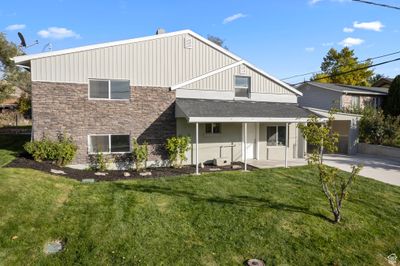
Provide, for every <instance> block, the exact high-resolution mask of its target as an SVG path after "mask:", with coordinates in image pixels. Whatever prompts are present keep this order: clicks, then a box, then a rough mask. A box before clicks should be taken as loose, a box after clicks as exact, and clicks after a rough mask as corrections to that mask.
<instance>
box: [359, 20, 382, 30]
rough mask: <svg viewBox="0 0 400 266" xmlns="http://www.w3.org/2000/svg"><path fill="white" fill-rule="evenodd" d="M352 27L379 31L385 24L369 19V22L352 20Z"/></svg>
mask: <svg viewBox="0 0 400 266" xmlns="http://www.w3.org/2000/svg"><path fill="white" fill-rule="evenodd" d="M353 27H354V28H356V29H363V30H373V31H381V30H382V28H383V27H385V25H383V24H382V23H381V22H380V21H371V22H358V21H354V23H353Z"/></svg>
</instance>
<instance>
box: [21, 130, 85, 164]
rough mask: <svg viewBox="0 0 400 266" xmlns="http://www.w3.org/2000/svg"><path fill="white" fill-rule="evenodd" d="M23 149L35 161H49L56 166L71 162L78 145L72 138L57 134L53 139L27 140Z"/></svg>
mask: <svg viewBox="0 0 400 266" xmlns="http://www.w3.org/2000/svg"><path fill="white" fill-rule="evenodd" d="M24 149H25V150H26V152H28V153H29V154H30V155H32V157H33V159H34V160H35V161H37V162H42V161H51V162H54V163H55V164H57V165H58V166H65V165H67V164H68V163H70V162H72V160H73V159H74V157H75V155H76V151H77V149H78V147H77V146H76V145H75V144H74V142H73V141H72V138H70V137H67V136H66V135H65V134H59V135H58V138H57V140H55V141H54V140H50V139H48V138H46V137H44V138H43V139H42V140H36V141H31V142H27V143H25V144H24Z"/></svg>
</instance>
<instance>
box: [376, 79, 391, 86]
mask: <svg viewBox="0 0 400 266" xmlns="http://www.w3.org/2000/svg"><path fill="white" fill-rule="evenodd" d="M392 82H393V79H391V78H380V79H379V80H377V81H376V82H375V83H374V84H372V86H373V87H384V86H390V84H392Z"/></svg>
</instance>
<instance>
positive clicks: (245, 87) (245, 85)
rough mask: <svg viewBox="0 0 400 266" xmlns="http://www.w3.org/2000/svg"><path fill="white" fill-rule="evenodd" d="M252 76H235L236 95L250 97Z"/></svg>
mask: <svg viewBox="0 0 400 266" xmlns="http://www.w3.org/2000/svg"><path fill="white" fill-rule="evenodd" d="M249 91H250V77H242V76H235V97H249Z"/></svg>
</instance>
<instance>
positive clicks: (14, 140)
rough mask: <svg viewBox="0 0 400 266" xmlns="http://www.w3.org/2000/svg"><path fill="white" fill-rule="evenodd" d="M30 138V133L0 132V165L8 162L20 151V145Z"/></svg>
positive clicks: (21, 149)
mask: <svg viewBox="0 0 400 266" xmlns="http://www.w3.org/2000/svg"><path fill="white" fill-rule="evenodd" d="M30 139H31V137H30V135H9V134H0V167H2V166H4V165H6V164H8V163H10V162H11V161H12V160H13V159H14V158H15V156H16V155H17V154H18V153H20V152H22V151H23V148H22V145H23V144H24V143H25V142H27V141H29V140H30Z"/></svg>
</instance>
